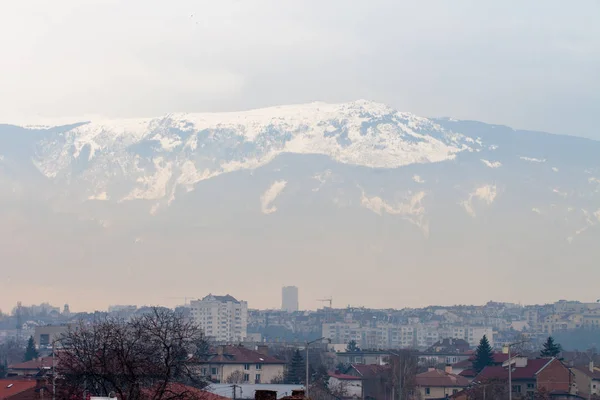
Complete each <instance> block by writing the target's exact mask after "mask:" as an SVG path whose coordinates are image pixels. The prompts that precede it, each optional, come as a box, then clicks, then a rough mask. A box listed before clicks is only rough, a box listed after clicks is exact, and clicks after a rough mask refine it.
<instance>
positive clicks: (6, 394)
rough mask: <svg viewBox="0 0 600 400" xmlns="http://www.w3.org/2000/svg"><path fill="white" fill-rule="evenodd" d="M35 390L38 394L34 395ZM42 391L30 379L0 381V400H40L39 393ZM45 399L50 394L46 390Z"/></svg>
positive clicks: (36, 383) (35, 382) (38, 385)
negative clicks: (38, 399)
mask: <svg viewBox="0 0 600 400" xmlns="http://www.w3.org/2000/svg"><path fill="white" fill-rule="evenodd" d="M36 388H37V391H38V393H36ZM43 390H44V389H43V388H42V387H40V384H38V382H37V381H35V380H31V379H19V378H14V377H13V378H7V379H0V400H21V399H27V400H28V399H36V398H40V392H42V391H43ZM46 392H47V397H48V398H50V397H51V392H50V391H49V390H46Z"/></svg>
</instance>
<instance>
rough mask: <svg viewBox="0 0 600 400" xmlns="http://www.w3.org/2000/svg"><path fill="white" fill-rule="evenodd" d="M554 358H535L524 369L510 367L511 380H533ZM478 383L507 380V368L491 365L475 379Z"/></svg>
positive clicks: (528, 361)
mask: <svg viewBox="0 0 600 400" xmlns="http://www.w3.org/2000/svg"><path fill="white" fill-rule="evenodd" d="M553 360H555V358H536V359H533V360H527V365H526V366H524V367H515V366H513V367H512V379H513V380H519V379H522V380H529V379H535V376H536V375H537V374H538V373H539V372H540V371H541V370H542V369H544V367H546V365H548V364H550V363H551V362H552V361H553ZM476 379H477V380H478V381H484V380H494V379H500V380H504V379H508V368H505V367H503V366H500V365H492V366H488V367H485V368H484V369H483V370H482V371H481V372H480V373H479V374H478V375H477V377H476Z"/></svg>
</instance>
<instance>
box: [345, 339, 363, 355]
mask: <svg viewBox="0 0 600 400" xmlns="http://www.w3.org/2000/svg"><path fill="white" fill-rule="evenodd" d="M346 351H347V352H349V353H354V352H357V351H360V348H359V347H358V344H356V341H355V340H351V341H349V342H348V344H347V345H346Z"/></svg>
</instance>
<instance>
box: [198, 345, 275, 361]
mask: <svg viewBox="0 0 600 400" xmlns="http://www.w3.org/2000/svg"><path fill="white" fill-rule="evenodd" d="M204 362H205V363H212V364H285V361H283V360H280V359H278V358H275V357H271V356H267V355H264V354H262V353H259V352H258V351H255V350H250V349H248V348H246V347H243V346H224V349H223V354H212V355H210V356H209V357H208V358H207V359H206V360H205V361H204Z"/></svg>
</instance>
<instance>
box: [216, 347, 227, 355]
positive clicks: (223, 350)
mask: <svg viewBox="0 0 600 400" xmlns="http://www.w3.org/2000/svg"><path fill="white" fill-rule="evenodd" d="M223 353H225V346H217V355H218V356H222V355H223Z"/></svg>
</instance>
